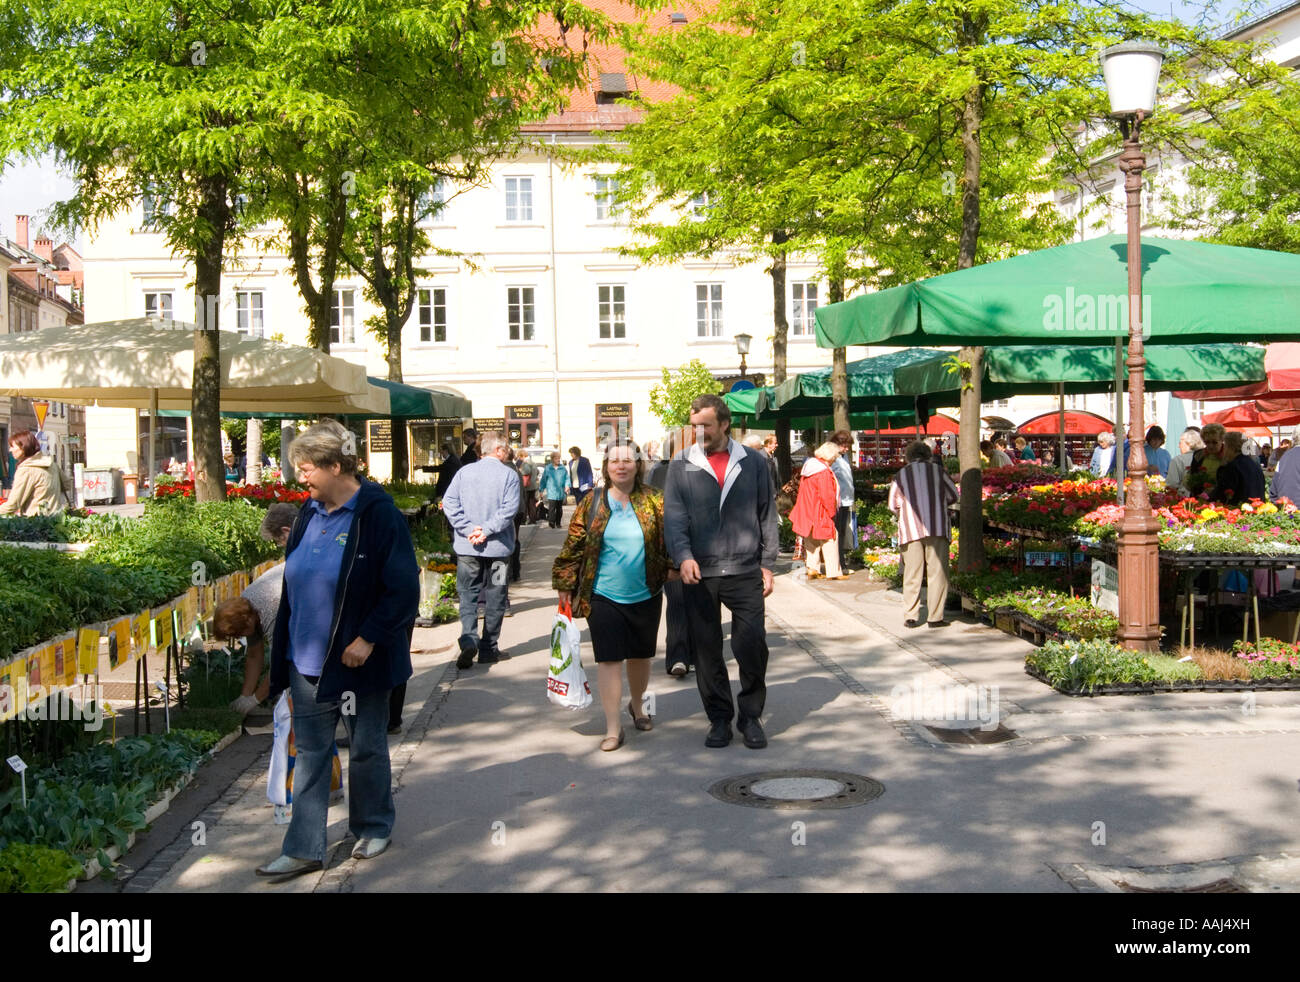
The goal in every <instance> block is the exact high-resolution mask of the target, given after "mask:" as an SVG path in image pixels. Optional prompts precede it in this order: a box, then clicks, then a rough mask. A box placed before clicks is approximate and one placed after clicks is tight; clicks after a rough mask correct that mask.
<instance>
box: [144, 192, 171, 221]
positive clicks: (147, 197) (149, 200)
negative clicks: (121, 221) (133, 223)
mask: <svg viewBox="0 0 1300 982" xmlns="http://www.w3.org/2000/svg"><path fill="white" fill-rule="evenodd" d="M170 214H171V205H170V204H169V203H168V201H167V200H166V199H165V198H162V197H160V196H159V195H158V192H157V191H154V190H149V191H146V192H144V194H142V195H141V196H140V227H141V228H144V229H148V230H150V231H154V229H151V228H150V226H151V225H153V224H154V223H155V222H156V221H157V220H158V219H159V218H166V217H167V216H168V215H170Z"/></svg>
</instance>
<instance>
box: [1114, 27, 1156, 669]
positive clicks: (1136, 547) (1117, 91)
mask: <svg viewBox="0 0 1300 982" xmlns="http://www.w3.org/2000/svg"><path fill="white" fill-rule="evenodd" d="M1163 60H1164V53H1163V52H1162V51H1161V50H1160V49H1159V48H1158V47H1156V46H1155V45H1151V44H1145V43H1142V42H1127V43H1125V44H1117V45H1114V46H1113V47H1110V48H1107V49H1106V50H1105V51H1103V52H1102V55H1101V61H1102V72H1103V74H1104V75H1105V78H1106V90H1107V93H1108V95H1109V96H1110V114H1111V116H1112V117H1115V118H1117V119H1118V120H1119V123H1120V131H1121V132H1122V133H1123V136H1124V148H1123V151H1122V152H1121V153H1120V157H1119V168H1120V170H1121V171H1122V172H1123V173H1124V191H1125V193H1126V194H1127V196H1128V360H1127V361H1126V362H1125V364H1126V365H1127V366H1128V391H1129V431H1128V434H1129V435H1128V439H1129V455H1128V461H1127V469H1128V473H1129V474H1130V475H1131V476H1132V478H1133V481H1132V484H1131V486H1130V488H1129V491H1128V494H1127V495H1125V496H1124V518H1123V520H1122V522H1121V523H1120V528H1119V640H1120V643H1121V644H1122V645H1124V647H1126V648H1131V649H1134V650H1136V651H1156V650H1158V649H1159V647H1160V575H1159V574H1160V552H1159V550H1160V543H1159V539H1158V537H1157V534H1156V533H1157V530H1158V528H1159V523H1158V522H1157V521H1156V518H1155V516H1154V515H1152V514H1151V497H1150V494H1149V493H1148V490H1147V480H1146V476H1147V457H1146V421H1145V419H1144V402H1145V393H1144V391H1143V389H1144V385H1145V376H1146V356H1145V355H1144V353H1143V348H1142V314H1143V305H1142V171H1143V170H1145V169H1146V163H1147V162H1146V155H1145V154H1143V152H1142V146H1141V143H1140V139H1139V138H1140V134H1141V128H1142V120H1143V119H1144V118H1146V117H1147V116H1150V115H1151V113H1152V111H1153V110H1154V109H1155V102H1156V83H1157V81H1158V80H1159V78H1160V64H1161V62H1162V61H1163Z"/></svg>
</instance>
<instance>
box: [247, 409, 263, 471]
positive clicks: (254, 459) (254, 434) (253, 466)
mask: <svg viewBox="0 0 1300 982" xmlns="http://www.w3.org/2000/svg"><path fill="white" fill-rule="evenodd" d="M245 442H246V446H245V448H244V454H245V457H246V458H247V460H248V465H247V467H245V469H244V483H245V484H261V483H262V421H261V420H260V419H257V418H256V417H254V418H252V419H250V420H249V421H248V439H247V440H246V441H245Z"/></svg>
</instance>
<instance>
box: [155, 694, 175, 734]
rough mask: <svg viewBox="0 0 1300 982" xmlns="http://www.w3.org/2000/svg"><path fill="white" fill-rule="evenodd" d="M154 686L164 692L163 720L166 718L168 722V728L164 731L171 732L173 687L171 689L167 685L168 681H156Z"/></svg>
mask: <svg viewBox="0 0 1300 982" xmlns="http://www.w3.org/2000/svg"><path fill="white" fill-rule="evenodd" d="M153 687H154V688H155V689H157V690H158V691H159V692H161V693H162V697H163V720H164V722H165V723H166V726H167V728H166V729H165V730H164V731H163V732H164V733H170V732H171V731H172V700H171V689H169V688H168V687H167V685H166V683H164V682H155V683H154V684H153Z"/></svg>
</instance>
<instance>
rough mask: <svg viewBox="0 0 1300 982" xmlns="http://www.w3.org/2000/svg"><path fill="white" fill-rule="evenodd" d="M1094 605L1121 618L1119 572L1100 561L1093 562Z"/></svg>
mask: <svg viewBox="0 0 1300 982" xmlns="http://www.w3.org/2000/svg"><path fill="white" fill-rule="evenodd" d="M1092 605H1093V606H1094V607H1097V608H1099V609H1101V610H1108V611H1110V612H1111V613H1112V614H1114V615H1115V616H1116V617H1118V616H1119V570H1117V569H1116V568H1115V567H1114V566H1111V565H1108V564H1107V563H1103V562H1101V561H1100V560H1098V559H1094V560H1093V561H1092Z"/></svg>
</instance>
